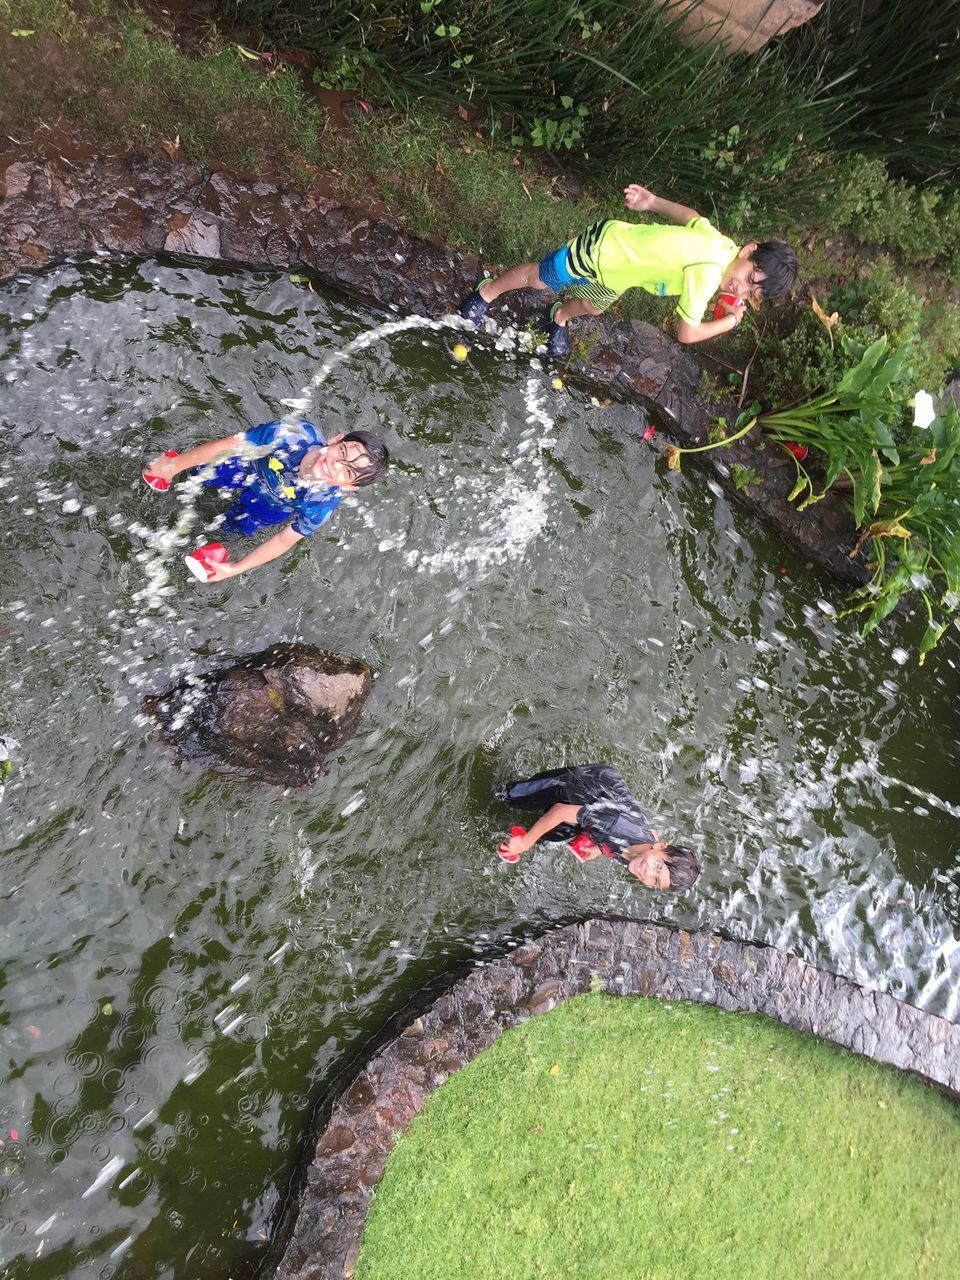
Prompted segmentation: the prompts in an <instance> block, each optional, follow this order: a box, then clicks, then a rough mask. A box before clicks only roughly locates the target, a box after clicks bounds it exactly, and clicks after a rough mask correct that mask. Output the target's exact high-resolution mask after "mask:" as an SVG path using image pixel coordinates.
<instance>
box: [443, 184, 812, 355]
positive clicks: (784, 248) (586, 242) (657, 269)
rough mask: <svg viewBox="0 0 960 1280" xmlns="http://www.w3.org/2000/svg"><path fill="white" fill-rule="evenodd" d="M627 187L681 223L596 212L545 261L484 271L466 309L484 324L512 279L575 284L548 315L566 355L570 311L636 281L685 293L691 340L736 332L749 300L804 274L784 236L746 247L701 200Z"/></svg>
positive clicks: (597, 309) (589, 307) (554, 286)
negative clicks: (697, 203)
mask: <svg viewBox="0 0 960 1280" xmlns="http://www.w3.org/2000/svg"><path fill="white" fill-rule="evenodd" d="M623 194H624V200H625V203H626V206H627V208H628V209H633V210H634V211H636V212H638V213H640V212H648V213H656V214H659V215H660V217H662V218H666V219H668V221H669V222H671V223H675V224H678V225H674V226H667V225H664V224H663V223H637V222H618V221H616V220H614V219H605V220H604V221H602V222H596V223H594V225H593V226H592V227H588V228H587V230H586V231H584V232H582V233H581V234H580V235H579V236H577V237H576V239H575V240H571V241H570V242H569V243H568V244H565V245H563V246H562V247H561V248H560V249H555V250H553V251H552V252H551V253H548V254H547V255H546V257H545V258H543V259H541V261H540V262H526V263H524V264H523V265H522V266H519V267H513V268H512V269H511V270H510V271H508V272H506V274H505V275H502V276H498V277H497V279H495V280H493V279H490V277H489V276H488V277H486V278H485V279H483V280H481V281H480V283H479V284H478V285H477V287H476V288H475V289H474V290H473V292H472V293H470V294H468V295H467V297H466V298H465V299H464V301H463V303H462V305H461V307H460V314H461V315H462V316H463V317H464V319H466V320H472V321H473V322H474V324H476V325H478V326H479V325H480V323H481V322H482V321H483V318H484V316H485V315H486V314H487V308H488V306H489V305H490V303H491V302H493V301H495V300H496V299H497V298H499V297H500V295H501V294H503V293H508V292H510V291H511V290H512V289H551V290H553V292H554V293H559V292H560V291H561V290H566V292H567V293H568V294H569V295H571V296H570V297H569V298H568V299H567V301H565V302H555V303H554V304H553V306H552V307H551V308H550V311H549V313H548V320H547V325H546V330H547V351H548V353H549V355H550V356H552V357H553V358H554V359H562V358H563V357H564V356H567V355H569V352H570V335H569V332H568V330H567V325H568V323H569V321H571V320H574V319H576V318H577V317H578V316H599V315H602V314H603V312H604V311H606V310H607V309H608V308H609V307H611V306H612V305H613V303H615V302H616V301H617V299H618V298H619V297H620V295H621V294H622V293H625V292H626V291H627V289H634V288H636V289H646V291H647V292H648V293H653V294H656V295H657V296H659V297H661V298H664V297H678V298H679V302H678V303H677V316H678V324H677V337H678V339H679V340H680V341H681V342H683V343H691V342H703V341H705V340H706V339H707V338H717V337H719V336H720V334H722V333H729V332H730V331H731V329H735V328H736V327H737V325H738V324H739V323H740V319H741V317H742V315H743V308H744V304H745V303H746V302H747V301H748V300H749V301H752V302H759V301H760V300H761V299H762V298H779V297H782V296H783V294H785V293H787V291H788V290H789V289H790V287H791V285H792V284H793V282H794V280H795V279H796V275H797V257H796V254H795V253H794V251H793V250H792V249H791V248H790V246H789V245H786V244H783V243H782V242H781V241H779V240H767V241H765V243H763V244H756V243H755V242H751V243H750V244H745V245H744V246H743V248H742V249H739V248H738V247H737V246H736V244H735V243H734V242H733V241H732V240H730V239H729V238H728V237H727V236H724V235H721V233H720V232H719V231H717V230H716V228H715V227H713V226H711V224H710V223H709V222H708V220H707V219H706V218H703V217H701V216H700V214H699V213H697V211H696V210H695V209H690V208H688V207H687V206H686V205H683V204H674V203H673V201H672V200H664V199H663V198H662V197H661V196H656V195H654V194H653V192H652V191H648V190H647V188H646V187H640V186H637V184H636V183H631V184H630V186H628V187H625V188H624V192H623ZM718 289H719V291H720V293H721V295H724V294H725V295H727V300H724V299H723V298H722V297H721V298H720V299H718V301H717V306H716V309H715V311H714V318H713V319H710V320H704V318H703V315H704V312H705V311H706V309H707V304H708V303H709V301H710V299H711V298H712V297H713V295H714V293H716V292H717V290H718Z"/></svg>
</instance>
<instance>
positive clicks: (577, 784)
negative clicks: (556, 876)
mask: <svg viewBox="0 0 960 1280" xmlns="http://www.w3.org/2000/svg"><path fill="white" fill-rule="evenodd" d="M499 794H500V798H501V799H503V800H505V801H506V803H507V804H509V805H511V806H512V807H513V808H514V809H526V810H534V811H537V812H539V813H540V815H541V816H540V817H539V818H537V820H536V822H534V824H533V826H532V827H530V829H529V831H525V830H524V829H523V828H522V827H515V828H514V831H513V833H511V835H510V838H509V839H508V840H505V841H504V842H503V843H502V844H501V845H500V847H499V849H498V853H499V854H500V857H501V858H502V859H503V860H504V862H517V861H518V860H519V858H520V855H521V854H523V853H526V852H527V850H528V849H532V848H533V846H534V845H535V844H537V843H538V842H539V841H540V840H567V841H569V842H570V847H571V848H572V849H573V851H574V853H575V854H576V855H577V857H578V858H579V859H580V861H581V862H589V861H590V860H591V859H593V858H599V857H600V855H601V854H604V855H605V856H606V857H608V858H613V859H615V860H616V861H617V862H620V863H622V864H623V866H625V867H626V868H627V870H628V871H629V872H630V874H631V875H633V876H636V877H637V879H638V880H639V881H641V883H642V884H645V885H646V886H647V888H649V889H669V890H673V891H674V892H679V891H681V890H683V889H689V888H691V887H692V886H693V885H694V884H695V883H696V881H697V878H698V876H699V875H700V863H699V861H698V860H697V857H696V855H695V854H694V852H693V850H692V849H688V848H686V847H685V846H684V845H682V844H668V843H667V841H666V840H661V839H660V837H659V835H658V834H657V833H656V831H654V830H653V828H652V827H651V826H650V824H649V823H648V822H647V818H646V815H645V814H644V812H643V810H642V809H641V808H640V805H639V803H638V801H637V798H636V796H635V795H634V794H633V792H632V791H631V790H630V788H629V787H628V786H627V784H626V782H625V781H624V777H623V774H622V773H621V772H620V770H619V769H617V768H615V767H614V766H613V765H612V764H577V765H570V766H568V767H567V768H565V769H548V770H547V771H546V772H545V773H537V774H534V776H533V777H532V778H523V779H521V780H520V781H518V782H513V783H511V784H510V785H509V786H507V787H505V788H503V789H502V791H500V793H499Z"/></svg>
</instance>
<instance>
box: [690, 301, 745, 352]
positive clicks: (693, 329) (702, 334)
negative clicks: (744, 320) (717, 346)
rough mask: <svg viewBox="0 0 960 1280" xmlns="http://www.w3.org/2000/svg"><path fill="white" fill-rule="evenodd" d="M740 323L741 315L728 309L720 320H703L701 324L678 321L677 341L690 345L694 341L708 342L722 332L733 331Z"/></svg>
mask: <svg viewBox="0 0 960 1280" xmlns="http://www.w3.org/2000/svg"><path fill="white" fill-rule="evenodd" d="M741 309H742V308H741ZM739 323H740V320H739V317H738V316H736V315H735V314H734V313H733V312H732V311H728V312H727V314H726V315H725V316H721V317H720V319H719V320H701V321H700V323H699V324H691V323H690V322H689V320H680V321H678V323H677V341H678V342H682V343H684V344H685V345H688V346H689V345H690V343H693V342H706V340H707V339H708V338H719V337H720V335H721V334H722V333H731V332H732V331H733V330H734V329H735V328H736V327H737V325H738V324H739Z"/></svg>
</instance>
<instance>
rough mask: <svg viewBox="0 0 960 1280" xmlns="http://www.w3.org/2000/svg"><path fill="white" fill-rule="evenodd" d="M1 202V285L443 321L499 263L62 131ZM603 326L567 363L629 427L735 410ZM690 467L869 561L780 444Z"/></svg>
mask: <svg viewBox="0 0 960 1280" xmlns="http://www.w3.org/2000/svg"><path fill="white" fill-rule="evenodd" d="M167 151H173V154H172V155H169V154H167ZM0 200H2V203H0V283H2V282H3V281H4V280H9V279H10V278H11V277H13V276H15V275H17V274H18V273H20V272H23V271H37V270H40V269H42V268H45V267H49V266H53V265H55V264H56V263H58V262H61V261H63V260H64V259H66V258H75V257H80V256H91V255H101V256H102V255H131V256H136V257H153V256H156V255H157V254H174V255H178V256H184V257H191V258H200V259H205V260H207V261H212V262H226V263H230V264H231V265H245V266H252V267H260V268H263V267H275V268H276V269H277V270H281V271H298V272H309V273H310V274H311V276H312V277H313V278H314V279H315V280H316V281H317V282H318V283H320V284H322V285H325V286H327V287H330V288H334V289H338V290H341V291H343V292H344V293H346V294H349V295H350V296H351V297H354V298H357V299H359V300H362V301H363V302H366V303H369V304H373V305H375V306H379V307H384V308H391V309H396V310H397V311H399V312H401V313H406V312H413V313H416V314H419V315H427V316H439V315H442V314H444V313H447V312H451V311H455V310H456V308H457V306H458V304H459V301H460V299H461V298H462V297H463V295H464V294H465V293H466V292H467V291H468V290H469V288H470V287H471V286H472V285H473V283H474V282H475V281H476V279H477V278H478V276H479V275H480V274H481V267H482V266H488V267H495V266H497V265H498V264H492V263H490V264H481V263H480V262H478V261H477V259H475V258H472V257H470V256H469V255H465V254H462V253H458V252H456V251H454V250H451V249H449V248H447V247H445V246H443V245H440V244H436V243H431V242H430V241H427V240H424V239H422V238H420V237H418V236H415V235H413V234H411V233H410V232H408V231H406V230H404V229H403V228H402V227H400V226H398V225H397V224H396V223H395V222H393V221H391V219H390V218H389V217H388V216H387V215H386V213H384V212H382V211H378V210H372V209H368V208H363V207H360V206H357V205H352V204H349V203H345V202H344V201H342V200H339V199H337V198H336V197H334V196H331V195H329V194H327V193H325V191H324V190H323V189H322V188H321V187H319V186H317V187H314V188H312V189H309V190H297V189H294V188H292V187H290V186H288V185H284V184H282V183H280V182H277V181H273V180H270V179H268V178H266V177H263V176H258V175H253V174H236V173H231V172H229V171H226V170H211V169H206V168H201V167H200V166H198V165H196V164H193V163H192V162H190V161H189V160H188V159H187V158H186V157H185V156H183V154H182V152H181V151H180V150H179V149H174V148H173V147H171V146H170V144H167V150H164V149H163V147H162V146H160V145H159V144H158V146H157V147H156V148H155V149H154V150H152V151H149V152H144V151H141V150H135V149H134V148H133V147H130V148H128V149H125V150H114V151H107V152H102V151H100V150H98V148H97V147H96V146H95V145H94V144H93V143H92V142H91V141H90V140H88V139H86V138H84V137H82V136H80V135H78V134H77V133H75V132H67V131H66V130H64V129H56V128H55V129H48V128H42V129H39V130H38V131H37V132H36V133H35V134H34V135H33V136H32V137H31V138H29V139H25V140H22V141H19V142H14V141H13V140H11V139H9V138H8V139H6V140H5V146H4V149H3V150H2V151H0ZM508 265H510V264H508ZM518 298H519V301H516V300H515V299H518ZM509 301H510V302H511V303H512V304H513V305H512V308H511V307H510V306H509V304H508V307H505V308H503V309H502V310H500V311H497V312H496V313H495V315H496V318H497V319H498V320H505V319H507V318H508V317H509V315H510V311H511V310H512V314H513V317H514V318H515V319H516V320H517V321H518V322H519V323H521V324H523V323H526V322H527V321H531V320H534V321H535V320H538V319H539V318H540V316H541V313H542V310H543V302H542V298H540V297H533V296H531V295H529V294H527V295H514V299H511V300H509ZM586 327H587V326H586V325H584V326H583V328H584V329H586ZM599 334H600V340H599V342H598V343H597V344H596V346H595V347H593V349H592V351H591V353H590V356H589V360H588V361H587V362H586V363H584V362H583V361H578V360H574V361H572V363H571V364H570V366H569V370H568V373H572V374H574V375H575V377H576V378H577V380H578V381H580V382H582V383H584V384H586V385H589V386H591V387H592V388H594V389H595V390H596V391H597V393H598V394H599V395H601V396H610V397H613V398H616V399H620V400H628V401H633V402H635V403H637V404H638V406H639V407H640V410H641V413H640V414H639V415H638V430H642V429H643V425H645V424H644V422H643V415H645V414H649V415H650V416H651V417H652V418H653V419H654V421H655V422H656V423H657V425H658V427H659V428H660V429H661V430H662V431H664V432H665V433H666V434H667V435H669V436H670V437H671V438H672V439H673V440H675V441H676V442H678V443H680V444H684V445H687V444H703V443H706V439H707V428H708V427H709V425H710V423H711V422H712V421H713V420H714V419H715V417H716V416H717V415H718V414H722V415H724V416H725V417H726V418H727V419H728V421H731V422H732V421H733V420H734V418H735V417H736V413H737V410H736V406H735V405H734V404H732V403H730V402H719V403H718V402H708V401H706V400H704V398H703V397H702V396H701V395H700V393H699V390H698V387H699V385H700V381H701V376H700V366H699V365H698V363H697V361H696V360H695V359H694V357H693V356H692V355H691V354H690V352H689V351H687V350H686V349H685V348H683V347H680V346H678V345H677V343H675V342H673V341H672V340H671V339H669V338H668V337H666V336H665V335H664V334H663V333H661V332H660V331H659V330H658V329H656V328H654V327H653V326H652V325H649V324H644V323H641V322H631V321H618V320H616V319H613V318H610V317H605V318H604V319H603V320H602V321H601V322H599ZM690 461H691V462H693V461H694V460H693V459H690ZM697 461H698V463H699V465H700V466H701V468H702V469H704V470H706V471H707V472H708V473H712V474H713V475H715V477H716V478H717V480H718V481H719V482H720V483H721V484H722V485H723V486H724V488H725V489H727V490H728V491H729V492H730V493H732V494H733V496H734V497H735V498H736V499H737V501H739V502H741V503H743V504H744V505H745V506H747V507H749V508H751V509H752V510H753V511H755V512H756V513H757V514H759V515H760V516H761V517H762V518H763V519H765V520H766V521H767V522H768V523H769V524H770V525H772V526H773V527H774V528H775V529H776V530H777V531H778V532H779V533H780V535H781V536H782V537H783V538H785V539H786V540H787V541H788V542H789V543H791V544H792V545H793V546H795V547H796V548H798V549H799V550H800V551H801V552H802V553H803V554H805V555H806V556H808V557H809V558H810V559H811V560H812V561H814V562H816V563H817V564H819V565H820V566H821V567H823V568H825V569H827V570H828V571H829V572H830V573H832V574H833V575H834V576H836V577H839V578H840V579H842V580H844V581H845V582H847V583H858V584H859V583H861V582H863V581H864V580H865V578H866V576H867V575H866V574H865V572H864V570H863V568H862V565H861V564H859V563H855V562H853V561H851V560H850V559H849V558H848V555H847V553H848V551H849V550H850V548H851V547H852V546H853V544H854V542H855V540H856V531H855V528H854V525H853V521H852V518H851V516H850V514H849V512H848V511H847V509H846V507H845V506H844V504H843V503H842V502H841V501H840V500H839V499H838V498H835V497H832V496H831V497H828V498H826V499H824V500H823V501H822V502H820V503H818V504H817V506H816V507H814V508H812V509H811V510H809V511H807V512H804V513H803V514H802V515H801V514H799V513H798V512H797V511H796V509H795V508H794V507H793V506H792V505H791V504H790V503H788V502H787V494H788V493H789V492H790V490H791V488H792V487H793V483H794V479H795V470H794V466H793V463H792V461H791V459H790V458H789V456H788V455H787V454H786V453H785V451H783V450H782V449H780V448H778V447H776V446H771V447H770V448H767V449H756V448H755V447H754V445H753V444H752V443H749V442H742V441H741V442H737V443H736V444H734V445H732V446H731V447H730V448H727V449H723V450H721V451H718V452H715V453H710V454H707V455H704V456H703V457H702V458H701V459H698V460H697ZM736 462H739V463H741V464H743V465H744V466H747V467H750V468H752V469H753V470H754V471H755V472H756V473H757V475H759V476H760V477H761V481H760V483H759V484H756V485H753V486H751V487H750V488H749V489H748V490H747V491H745V492H740V491H739V490H737V489H736V487H735V485H734V484H733V482H732V479H731V474H730V471H731V468H732V466H733V464H734V463H736Z"/></svg>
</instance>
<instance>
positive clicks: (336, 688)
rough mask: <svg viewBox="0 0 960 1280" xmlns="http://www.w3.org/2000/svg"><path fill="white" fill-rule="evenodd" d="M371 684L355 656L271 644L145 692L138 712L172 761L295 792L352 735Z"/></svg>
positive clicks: (369, 675)
mask: <svg viewBox="0 0 960 1280" xmlns="http://www.w3.org/2000/svg"><path fill="white" fill-rule="evenodd" d="M372 686H373V675H372V672H371V670H370V668H369V667H368V666H367V664H366V663H365V662H363V661H362V660H361V659H360V658H351V657H349V656H348V655H346V654H342V653H331V652H329V651H328V650H326V649H317V648H314V647H313V646H312V645H306V644H276V645H272V646H271V647H270V648H269V649H264V650H263V652H262V653H253V654H249V655H247V656H246V657H244V658H239V659H238V660H237V662H236V663H235V664H234V665H233V666H231V667H224V668H222V669H221V670H219V671H211V672H209V673H208V674H207V675H203V676H195V677H193V678H192V679H191V680H190V681H189V682H187V683H184V684H181V685H177V687H176V688H175V689H169V690H167V692H166V693H158V694H151V695H150V696H149V697H147V698H144V707H145V708H146V710H147V711H148V712H149V713H150V714H151V715H152V716H155V717H156V719H157V720H158V721H159V722H160V733H161V737H162V738H163V740H164V741H165V742H167V743H168V744H170V745H171V746H173V747H175V748H176V750H177V752H178V753H179V754H180V755H182V756H184V757H187V758H193V757H196V756H209V757H211V758H212V759H216V760H221V761H222V762H223V763H225V764H228V765H231V766H232V767H233V768H236V769H242V770H243V771H244V772H245V773H249V774H251V775H252V776H254V777H257V778H260V779H262V780H263V781H264V782H274V783H277V784H278V785H280V786H288V787H289V786H294V787H300V786H305V785H306V784H307V783H310V782H315V781H316V779H317V778H319V777H320V775H321V774H322V773H323V761H324V757H325V756H326V755H328V754H329V752H331V751H334V750H336V748H337V747H339V746H341V744H342V743H344V742H346V741H347V740H348V738H352V737H353V734H354V733H355V731H356V728H357V724H358V722H359V720H360V716H361V713H362V711H363V704H364V703H365V702H366V700H367V697H368V695H369V693H370V689H371V688H372Z"/></svg>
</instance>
